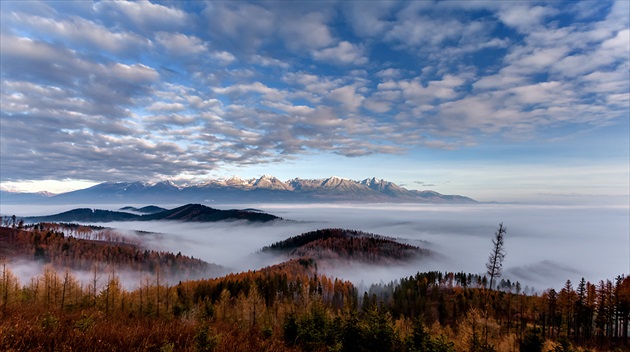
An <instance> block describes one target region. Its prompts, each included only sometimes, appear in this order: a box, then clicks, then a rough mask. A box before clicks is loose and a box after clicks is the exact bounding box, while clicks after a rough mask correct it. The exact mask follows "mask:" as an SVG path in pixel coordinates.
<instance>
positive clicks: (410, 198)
mask: <svg viewBox="0 0 630 352" xmlns="http://www.w3.org/2000/svg"><path fill="white" fill-rule="evenodd" d="M1 195H2V199H1V200H0V201H1V202H2V203H14V202H15V203H20V200H23V203H26V202H42V203H66V204H67V203H76V204H97V203H99V202H100V203H124V202H135V203H139V202H152V203H165V204H166V203H170V204H174V203H190V202H199V203H326V202H363V203H435V204H439V203H444V204H449V203H453V204H474V203H477V201H475V200H474V199H472V198H469V197H465V196H461V195H445V194H441V193H438V192H435V191H429V190H425V191H418V190H409V189H406V188H404V187H401V186H399V185H397V184H395V183H393V182H390V181H386V180H383V179H378V178H376V177H372V178H366V179H364V180H360V181H355V180H351V179H347V178H343V177H338V176H332V177H328V178H322V179H301V178H293V179H289V180H287V181H281V180H280V179H278V178H276V177H274V176H271V175H264V176H262V177H259V178H251V179H243V178H240V177H238V176H232V177H230V178H227V179H225V178H224V179H211V180H208V181H205V182H203V183H199V184H192V185H183V186H178V185H176V184H174V183H173V182H171V181H168V180H167V181H161V182H156V183H146V182H140V181H135V182H111V181H108V182H103V183H100V184H97V185H95V186H92V187H88V188H85V189H80V190H75V191H71V192H66V193H61V194H57V195H54V196H47V197H44V196H41V197H37V196H28V197H26V196H24V197H19V196H17V195H18V194H15V193H13V194H9V193H8V192H5V191H2V194H1Z"/></svg>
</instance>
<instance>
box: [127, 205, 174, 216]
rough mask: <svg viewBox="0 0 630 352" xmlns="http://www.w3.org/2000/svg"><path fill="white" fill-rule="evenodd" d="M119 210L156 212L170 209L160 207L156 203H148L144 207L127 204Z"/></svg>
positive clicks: (145, 212) (144, 212)
mask: <svg viewBox="0 0 630 352" xmlns="http://www.w3.org/2000/svg"><path fill="white" fill-rule="evenodd" d="M119 210H122V211H132V212H136V213H141V214H155V213H159V212H161V211H164V210H168V209H165V208H162V207H158V206H155V205H147V206H146V207H142V208H136V207H131V206H127V207H122V208H120V209H119Z"/></svg>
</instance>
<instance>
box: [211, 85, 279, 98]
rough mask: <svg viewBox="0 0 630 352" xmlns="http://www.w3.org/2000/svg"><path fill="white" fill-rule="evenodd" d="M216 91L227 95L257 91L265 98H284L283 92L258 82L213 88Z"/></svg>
mask: <svg viewBox="0 0 630 352" xmlns="http://www.w3.org/2000/svg"><path fill="white" fill-rule="evenodd" d="M213 90H214V91H215V92H216V93H219V94H228V95H233V96H234V95H245V94H248V93H251V92H253V93H258V94H262V95H264V96H265V97H266V98H267V99H272V100H281V99H283V98H284V96H285V93H284V92H282V91H280V90H278V89H275V88H271V87H267V86H266V85H264V84H262V83H260V82H253V83H250V84H236V85H232V86H228V87H223V88H213Z"/></svg>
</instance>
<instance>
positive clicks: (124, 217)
mask: <svg viewBox="0 0 630 352" xmlns="http://www.w3.org/2000/svg"><path fill="white" fill-rule="evenodd" d="M142 209H144V208H142ZM279 219H281V218H279V217H277V216H275V215H271V214H267V213H263V212H259V211H249V210H239V209H230V210H220V209H214V208H210V207H207V206H205V205H201V204H187V205H183V206H181V207H177V208H174V209H166V210H162V211H159V212H156V213H152V214H143V215H138V214H132V213H128V212H123V211H111V210H100V209H88V208H79V209H73V210H69V211H66V212H63V213H59V214H54V215H47V216H35V217H25V218H24V221H25V222H27V223H35V222H77V221H78V222H110V221H156V220H171V221H182V222H214V221H234V220H246V221H252V222H267V221H273V220H279Z"/></svg>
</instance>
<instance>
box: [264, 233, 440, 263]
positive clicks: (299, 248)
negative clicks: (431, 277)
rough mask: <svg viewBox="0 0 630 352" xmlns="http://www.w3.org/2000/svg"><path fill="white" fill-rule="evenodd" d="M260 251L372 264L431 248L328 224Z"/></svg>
mask: <svg viewBox="0 0 630 352" xmlns="http://www.w3.org/2000/svg"><path fill="white" fill-rule="evenodd" d="M261 251H262V252H263V253H272V254H283V255H286V256H288V257H289V258H301V257H304V258H314V259H317V260H344V261H359V262H366V263H374V264H383V263H386V262H396V261H405V260H411V259H417V258H421V257H426V256H429V255H431V254H432V252H431V251H429V250H427V249H423V248H419V247H416V246H412V245H409V244H404V243H399V242H397V241H395V240H394V239H393V238H389V237H385V236H379V235H375V234H371V233H366V232H362V231H355V230H347V229H338V228H329V229H321V230H316V231H311V232H306V233H303V234H301V235H298V236H294V237H290V238H288V239H286V240H283V241H279V242H276V243H273V244H272V245H270V246H267V247H264V248H263V249H262V250H261Z"/></svg>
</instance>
